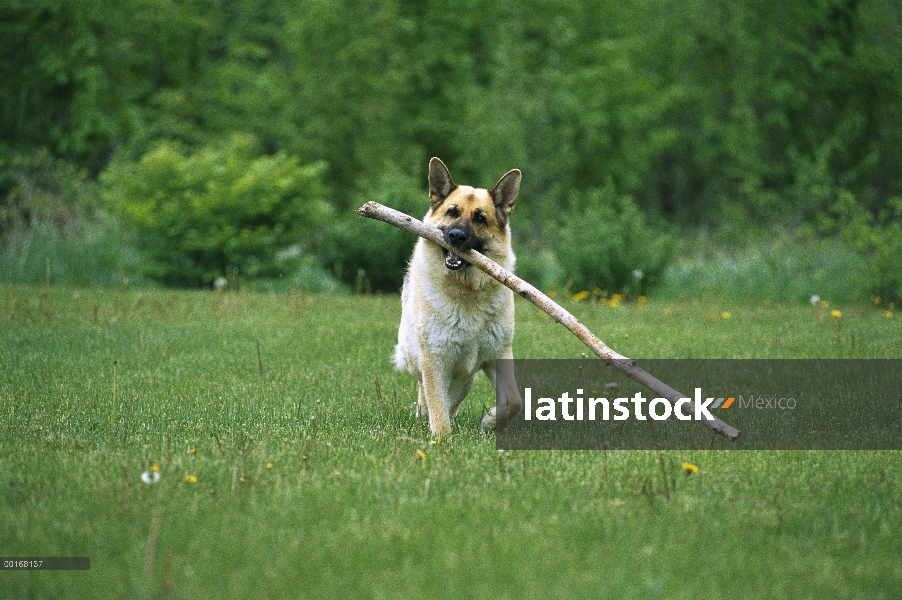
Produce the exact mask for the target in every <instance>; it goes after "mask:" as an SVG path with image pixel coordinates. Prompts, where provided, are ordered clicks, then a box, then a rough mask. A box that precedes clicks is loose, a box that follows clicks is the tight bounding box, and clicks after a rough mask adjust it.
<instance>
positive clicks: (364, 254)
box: [320, 172, 429, 292]
mask: <svg viewBox="0 0 902 600" xmlns="http://www.w3.org/2000/svg"><path fill="white" fill-rule="evenodd" d="M367 200H374V201H376V202H378V203H380V204H384V205H385V206H389V207H391V208H394V209H396V210H400V211H401V212H404V213H407V214H409V215H411V216H413V217H416V218H418V219H419V218H421V217H422V216H423V215H424V214H426V211H427V210H428V209H429V194H428V193H427V191H426V182H425V180H424V181H423V182H422V183H420V182H418V180H416V179H415V178H414V177H411V176H409V175H405V174H402V173H397V172H395V173H391V172H389V173H386V174H384V175H383V176H382V177H381V178H380V179H379V180H378V181H377V182H376V183H375V185H374V186H373V187H372V188H371V189H369V190H367V191H365V192H364V193H362V194H360V195H359V197H358V199H357V202H356V203H355V208H356V206H359V205H361V204H363V203H364V202H366V201H367ZM416 241H417V236H416V235H414V234H412V233H408V232H406V231H402V230H400V229H398V228H396V227H392V226H390V225H386V224H385V223H379V222H377V221H374V220H372V219H367V218H364V217H361V216H359V215H357V214H355V213H353V212H351V211H349V212H348V214H346V215H342V216H341V218H340V219H339V220H338V221H337V222H336V223H335V225H334V226H333V227H332V229H331V230H330V231H329V232H328V234H327V237H326V239H325V242H326V243H325V244H324V245H323V248H322V250H321V252H320V256H321V257H322V260H323V264H324V265H325V266H326V267H327V268H328V269H330V270H331V271H332V272H333V274H334V275H335V277H336V278H338V279H339V280H341V281H344V282H345V283H347V284H349V285H352V286H354V288H355V289H356V290H357V291H386V292H395V291H397V290H398V289H400V288H401V284H402V283H403V281H404V273H405V271H406V269H407V261H408V260H409V259H410V255H411V253H412V252H413V247H414V244H415V243H416Z"/></svg>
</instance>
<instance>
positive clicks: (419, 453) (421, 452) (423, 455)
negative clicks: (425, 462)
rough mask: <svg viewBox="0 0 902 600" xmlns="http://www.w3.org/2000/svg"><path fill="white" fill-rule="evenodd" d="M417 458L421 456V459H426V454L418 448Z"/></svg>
mask: <svg viewBox="0 0 902 600" xmlns="http://www.w3.org/2000/svg"><path fill="white" fill-rule="evenodd" d="M417 456H419V457H420V458H426V453H425V452H423V451H422V450H420V449H419V448H417Z"/></svg>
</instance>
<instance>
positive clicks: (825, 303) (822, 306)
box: [817, 300, 827, 308]
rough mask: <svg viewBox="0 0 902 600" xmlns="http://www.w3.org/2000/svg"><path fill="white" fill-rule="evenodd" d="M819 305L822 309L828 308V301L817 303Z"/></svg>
mask: <svg viewBox="0 0 902 600" xmlns="http://www.w3.org/2000/svg"><path fill="white" fill-rule="evenodd" d="M817 305H818V306H819V307H821V308H827V301H826V300H821V301H820V302H818V303H817Z"/></svg>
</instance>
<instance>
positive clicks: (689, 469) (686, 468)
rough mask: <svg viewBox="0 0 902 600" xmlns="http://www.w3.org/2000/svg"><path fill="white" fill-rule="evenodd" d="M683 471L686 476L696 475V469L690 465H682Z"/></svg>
mask: <svg viewBox="0 0 902 600" xmlns="http://www.w3.org/2000/svg"><path fill="white" fill-rule="evenodd" d="M683 471H684V472H685V473H686V475H691V474H693V473H698V467H697V466H695V465H693V464H692V463H683Z"/></svg>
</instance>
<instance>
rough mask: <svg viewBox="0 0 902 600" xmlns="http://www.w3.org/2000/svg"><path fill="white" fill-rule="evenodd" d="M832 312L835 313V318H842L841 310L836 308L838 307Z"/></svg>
mask: <svg viewBox="0 0 902 600" xmlns="http://www.w3.org/2000/svg"><path fill="white" fill-rule="evenodd" d="M830 314H831V315H833V318H834V319H841V318H842V312H840V311H838V310H836V309H834V310H833V312H831V313H830Z"/></svg>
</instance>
